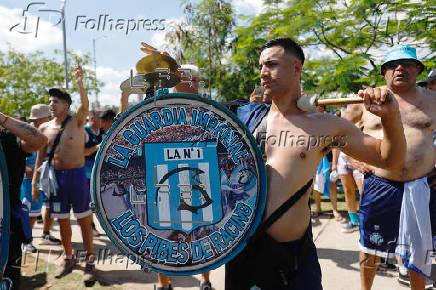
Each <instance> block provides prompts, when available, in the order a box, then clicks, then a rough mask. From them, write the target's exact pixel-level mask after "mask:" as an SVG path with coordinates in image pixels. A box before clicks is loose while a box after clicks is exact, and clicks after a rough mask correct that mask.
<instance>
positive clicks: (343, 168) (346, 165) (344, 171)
mask: <svg viewBox="0 0 436 290" xmlns="http://www.w3.org/2000/svg"><path fill="white" fill-rule="evenodd" d="M336 167H337V169H338V174H339V175H348V174H350V175H353V177H354V179H363V174H362V173H361V172H360V171H359V170H357V169H354V168H353V166H351V164H350V162H349V161H348V159H347V155H345V154H344V153H342V152H339V157H338V164H337V166H336Z"/></svg>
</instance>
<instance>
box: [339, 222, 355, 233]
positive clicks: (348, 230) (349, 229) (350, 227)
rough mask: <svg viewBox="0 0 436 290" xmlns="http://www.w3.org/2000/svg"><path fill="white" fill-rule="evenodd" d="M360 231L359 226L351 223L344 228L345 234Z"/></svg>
mask: <svg viewBox="0 0 436 290" xmlns="http://www.w3.org/2000/svg"><path fill="white" fill-rule="evenodd" d="M358 230H359V225H353V224H352V223H351V222H349V223H348V224H346V225H345V226H343V227H342V232H343V233H352V232H355V231H358Z"/></svg>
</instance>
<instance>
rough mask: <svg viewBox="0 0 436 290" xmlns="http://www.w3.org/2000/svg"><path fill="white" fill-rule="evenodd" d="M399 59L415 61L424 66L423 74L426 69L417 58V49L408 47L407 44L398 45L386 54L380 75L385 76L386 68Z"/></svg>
mask: <svg viewBox="0 0 436 290" xmlns="http://www.w3.org/2000/svg"><path fill="white" fill-rule="evenodd" d="M399 59H413V60H414V61H416V62H417V63H418V64H420V65H421V66H422V69H421V71H420V72H419V73H421V72H422V71H423V70H424V69H425V65H424V64H423V63H422V62H421V61H419V60H418V58H417V57H416V49H415V48H413V47H410V46H408V45H407V44H396V45H394V46H392V47H391V48H390V49H388V51H386V54H385V62H384V63H383V64H382V65H381V69H380V73H381V74H382V75H383V68H384V66H385V65H386V64H387V63H388V62H390V61H394V60H399Z"/></svg>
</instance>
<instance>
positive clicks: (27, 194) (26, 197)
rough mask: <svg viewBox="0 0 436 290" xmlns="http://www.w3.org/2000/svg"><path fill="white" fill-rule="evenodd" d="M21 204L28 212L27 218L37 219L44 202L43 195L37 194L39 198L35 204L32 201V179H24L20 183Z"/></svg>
mask: <svg viewBox="0 0 436 290" xmlns="http://www.w3.org/2000/svg"><path fill="white" fill-rule="evenodd" d="M20 200H21V203H22V204H24V205H25V206H26V207H27V208H28V210H29V217H37V216H40V215H41V208H42V204H43V200H44V193H43V192H42V191H40V192H39V198H38V201H37V202H34V201H33V199H32V179H30V178H24V179H23V183H21V194H20Z"/></svg>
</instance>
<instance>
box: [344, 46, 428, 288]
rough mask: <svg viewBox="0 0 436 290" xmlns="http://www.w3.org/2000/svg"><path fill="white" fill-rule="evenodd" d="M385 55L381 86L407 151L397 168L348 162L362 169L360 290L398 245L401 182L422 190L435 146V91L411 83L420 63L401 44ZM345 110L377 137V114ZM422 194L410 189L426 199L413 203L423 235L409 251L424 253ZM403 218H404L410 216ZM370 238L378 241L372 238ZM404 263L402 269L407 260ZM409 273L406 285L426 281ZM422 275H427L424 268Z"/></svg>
mask: <svg viewBox="0 0 436 290" xmlns="http://www.w3.org/2000/svg"><path fill="white" fill-rule="evenodd" d="M386 58H387V59H386V61H385V63H384V64H383V65H382V69H381V73H382V74H383V75H384V77H385V80H386V87H387V88H388V89H389V90H390V91H391V92H392V93H393V94H394V96H395V99H396V100H397V102H398V104H399V110H400V114H401V119H402V122H403V126H404V135H405V137H406V143H407V151H406V159H405V162H404V164H403V165H402V166H401V167H400V168H397V169H388V170H387V169H381V168H376V167H371V166H368V165H366V164H359V163H358V162H357V163H356V162H353V165H355V166H356V167H357V168H359V169H361V170H362V171H363V172H366V173H367V174H366V175H365V180H364V187H363V194H362V197H361V202H360V231H361V233H362V232H363V233H364V234H363V235H362V236H361V238H360V244H359V245H360V248H361V254H360V263H361V268H360V271H361V287H362V289H370V288H371V286H372V283H373V280H374V276H375V273H376V270H377V266H378V264H379V261H380V257H381V256H383V257H386V255H389V256H392V255H393V254H394V253H396V252H397V253H398V251H399V249H398V248H397V249H396V245H397V243H400V244H401V243H402V242H401V241H402V239H401V236H402V234H401V233H402V231H403V230H407V229H404V227H402V226H401V223H400V212H402V211H403V209H402V202H403V194H404V199H405V198H406V193H403V191H404V190H403V188H405V187H406V185H410V186H407V187H412V188H413V187H416V185H414V184H415V183H417V182H421V181H422V182H423V183H424V185H425V186H426V187H427V188H428V186H427V185H426V184H427V180H426V178H423V179H422V177H425V176H426V175H427V174H428V173H429V172H430V171H431V170H432V169H433V167H434V165H435V163H436V147H435V146H433V131H434V129H435V128H436V116H435V115H434V112H436V93H435V92H432V91H430V90H425V89H422V88H416V87H415V81H416V78H417V77H418V75H419V74H420V73H421V72H422V70H423V69H424V65H423V64H422V63H421V62H420V61H419V60H418V59H417V58H416V50H415V49H413V48H411V47H409V46H405V45H396V46H394V47H392V48H391V49H390V50H388V51H387V52H386ZM350 111H354V114H355V115H356V116H358V117H359V119H360V122H361V126H362V128H363V131H364V133H366V134H368V135H371V136H374V137H376V138H382V137H383V131H382V130H381V123H380V118H378V117H377V116H374V115H371V114H368V113H367V112H365V111H363V108H362V107H361V106H359V105H354V106H353V110H350ZM375 183H377V185H376V184H375ZM424 194H425V192H424V191H418V192H414V193H413V195H414V196H419V197H420V198H422V199H426V203H427V204H426V205H423V206H420V207H418V210H419V211H421V212H425V213H426V216H427V221H421V222H420V224H421V227H422V228H421V231H422V233H424V234H425V235H426V236H427V237H421V238H422V239H423V241H422V243H423V244H421V243H419V242H418V243H419V246H418V247H419V249H415V250H419V251H420V252H422V251H423V255H424V256H425V255H426V253H427V252H426V251H427V250H431V235H430V233H431V230H430V228H425V227H424V226H423V225H424V224H427V222H428V218H429V215H428V209H429V205H428V202H429V201H428V198H429V196H425V195H424ZM408 203H409V204H410V203H411V202H410V201H409V202H408ZM403 206H404V205H403ZM415 206H416V205H415ZM435 210H436V209H435ZM401 215H403V214H402V213H401ZM407 218H408V219H410V216H408V217H407ZM408 230H410V229H408ZM399 235H400V236H399ZM428 236H430V237H428ZM374 237H379V238H382V239H381V240H380V239H379V240H378V241H376V240H374ZM424 238H425V239H424ZM429 239H430V240H429ZM415 242H417V241H415ZM403 244H405V245H406V247H407V246H408V244H409V243H404V242H403ZM425 247H430V249H428V248H427V249H426V248H425ZM406 260H407V259H406ZM405 264H406V267H407V263H405ZM415 266H417V267H418V268H419V269H420V271H421V273H422V272H425V271H424V269H423V268H425V265H416V264H415ZM420 266H423V267H422V268H421V267H420ZM427 267H428V266H427ZM415 270H416V269H415ZM409 275H410V286H411V288H412V289H424V287H425V283H426V279H425V277H424V276H423V275H420V274H418V273H417V272H415V271H410V270H409ZM427 275H430V274H429V273H428V272H427Z"/></svg>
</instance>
